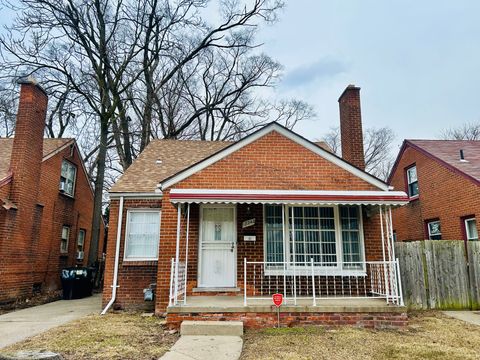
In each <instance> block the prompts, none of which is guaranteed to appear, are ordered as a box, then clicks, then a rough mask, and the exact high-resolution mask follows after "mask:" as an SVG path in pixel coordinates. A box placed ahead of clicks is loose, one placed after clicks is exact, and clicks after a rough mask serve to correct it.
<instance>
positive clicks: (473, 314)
mask: <svg viewBox="0 0 480 360" xmlns="http://www.w3.org/2000/svg"><path fill="white" fill-rule="evenodd" d="M443 313H444V314H445V315H447V316H450V317H453V318H455V319H458V320H462V321H465V322H468V323H470V324H473V325H478V326H480V311H478V310H477V311H462V310H455V311H443Z"/></svg>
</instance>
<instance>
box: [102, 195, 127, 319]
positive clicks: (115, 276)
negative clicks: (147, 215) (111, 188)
mask: <svg viewBox="0 0 480 360" xmlns="http://www.w3.org/2000/svg"><path fill="white" fill-rule="evenodd" d="M122 220H123V196H121V197H120V208H119V209H118V226H117V243H116V245H115V266H114V268H113V283H112V298H111V299H110V301H109V302H108V304H107V306H105V309H103V310H102V312H101V313H100V315H105V314H106V313H107V311H108V309H109V308H110V306H112V305H113V303H114V302H115V299H116V297H117V287H118V285H117V281H118V263H119V258H120V238H121V236H122Z"/></svg>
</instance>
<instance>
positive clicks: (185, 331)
mask: <svg viewBox="0 0 480 360" xmlns="http://www.w3.org/2000/svg"><path fill="white" fill-rule="evenodd" d="M180 334H181V337H180V339H178V341H177V342H176V343H175V345H173V346H172V348H171V349H170V350H169V351H168V352H167V353H166V354H165V355H163V356H162V357H161V359H162V360H192V359H193V360H212V359H215V360H237V359H238V358H240V355H241V354H242V347H243V340H242V335H243V323H242V322H241V321H183V322H182V324H181V326H180Z"/></svg>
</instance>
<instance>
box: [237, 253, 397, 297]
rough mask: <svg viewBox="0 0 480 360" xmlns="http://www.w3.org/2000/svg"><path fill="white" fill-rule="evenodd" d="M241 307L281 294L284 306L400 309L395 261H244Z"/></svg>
mask: <svg viewBox="0 0 480 360" xmlns="http://www.w3.org/2000/svg"><path fill="white" fill-rule="evenodd" d="M243 270H244V272H243V288H244V305H245V306H247V305H248V304H249V303H253V302H254V301H255V300H257V301H258V300H270V299H271V296H272V295H273V294H275V293H282V294H283V296H284V299H285V302H286V303H288V304H293V305H297V300H311V301H312V304H313V305H314V306H315V305H316V304H317V300H319V299H345V298H370V299H371V298H379V299H385V300H386V302H387V303H391V304H396V305H402V306H403V297H402V292H401V290H402V289H401V282H400V276H399V267H398V259H397V260H396V261H367V262H351V263H343V264H337V263H325V262H323V263H319V262H315V261H314V260H313V258H312V259H310V261H308V262H302V263H299V262H296V263H295V264H293V263H287V262H264V261H247V259H246V258H244V269H243Z"/></svg>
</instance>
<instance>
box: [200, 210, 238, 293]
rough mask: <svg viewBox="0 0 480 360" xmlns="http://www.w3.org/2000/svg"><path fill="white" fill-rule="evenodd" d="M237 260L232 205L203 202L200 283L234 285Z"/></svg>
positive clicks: (216, 285) (205, 285)
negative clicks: (207, 204) (206, 203)
mask: <svg viewBox="0 0 480 360" xmlns="http://www.w3.org/2000/svg"><path fill="white" fill-rule="evenodd" d="M236 261H237V233H236V226H235V206H225V205H224V206H221V205H219V206H203V207H202V208H201V224H200V274H199V287H235V286H236V278H237V271H236Z"/></svg>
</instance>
